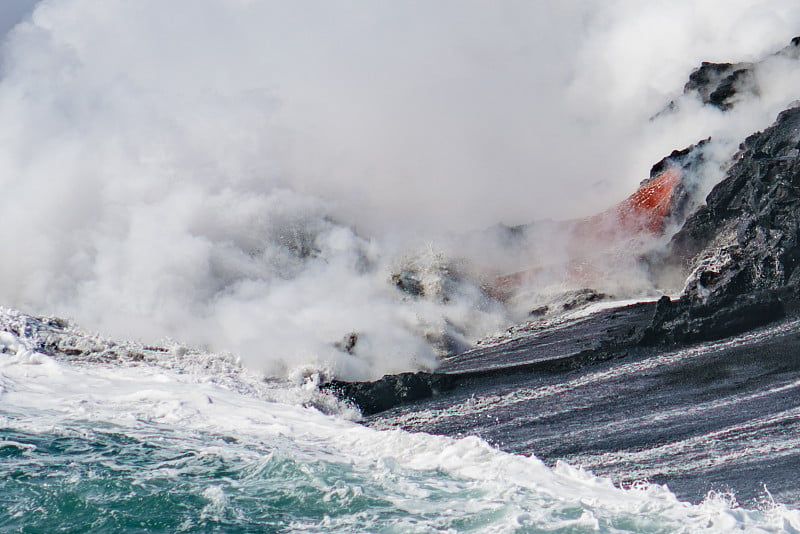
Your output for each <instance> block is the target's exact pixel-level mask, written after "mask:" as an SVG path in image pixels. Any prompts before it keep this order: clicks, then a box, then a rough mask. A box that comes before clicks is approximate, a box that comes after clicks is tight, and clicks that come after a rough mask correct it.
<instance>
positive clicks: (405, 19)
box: [0, 0, 800, 378]
mask: <svg viewBox="0 0 800 534" xmlns="http://www.w3.org/2000/svg"><path fill="white" fill-rule="evenodd" d="M31 5H32V2H25V1H24V0H15V1H14V2H8V0H6V2H4V4H3V7H2V8H0V10H2V11H0V30H2V29H3V28H4V27H10V25H11V24H12V21H13V20H15V18H19V17H24V19H22V20H20V21H19V24H17V25H16V27H14V29H13V30H11V31H10V33H8V34H7V35H6V37H5V39H4V41H3V43H4V44H3V48H2V61H0V66H1V68H2V79H0V117H2V121H0V187H2V196H1V197H0V243H2V244H3V250H4V252H5V254H4V261H3V262H2V263H0V301H2V302H3V303H4V304H6V305H12V306H16V307H20V308H23V309H26V310H28V311H31V312H35V313H48V314H50V313H54V314H61V315H66V316H69V317H72V318H74V319H75V320H77V321H78V322H79V323H80V324H81V325H83V326H85V327H89V328H93V329H96V330H99V331H101V332H104V333H107V334H109V335H115V336H123V337H135V338H140V339H143V340H149V341H157V340H159V339H161V338H163V337H171V338H174V339H177V340H180V341H181V342H186V343H190V344H193V345H203V346H207V347H209V348H210V349H212V350H228V351H232V352H234V353H235V354H238V355H240V356H241V357H242V358H243V359H244V361H245V362H246V363H247V364H248V365H250V366H252V367H254V368H257V369H259V370H263V371H264V372H266V373H269V374H274V375H282V374H286V373H291V372H292V370H293V369H297V368H302V367H303V366H313V367H327V368H329V369H330V370H332V371H333V372H335V373H336V374H337V375H338V376H341V377H345V378H375V377H378V376H380V375H381V374H383V373H386V372H396V371H402V370H408V369H413V368H420V367H431V366H433V365H435V356H434V354H433V351H432V349H431V348H430V345H429V343H428V342H427V341H426V335H427V334H430V333H436V332H438V331H441V330H442V329H443V328H445V327H446V326H448V325H450V326H453V325H455V326H456V328H457V330H459V331H461V332H462V333H463V335H464V336H465V337H467V338H470V337H474V336H476V335H481V334H485V333H489V332H491V331H492V330H494V329H497V328H499V327H500V326H501V325H503V324H504V323H505V321H506V320H507V317H506V316H505V315H504V313H505V312H504V311H503V310H501V309H500V308H499V307H498V306H497V305H496V304H492V303H491V302H487V301H486V300H485V299H483V298H482V297H481V295H480V294H479V292H478V291H477V289H476V288H474V287H472V286H470V285H469V284H464V286H463V287H461V288H460V289H459V290H458V293H457V298H454V299H451V300H448V301H441V302H437V301H431V300H420V299H416V300H415V299H409V298H403V296H402V295H401V294H399V293H398V292H397V291H396V290H395V288H393V287H392V286H391V284H390V283H388V278H389V274H390V271H391V268H392V267H393V266H395V265H396V263H397V262H398V261H399V260H398V258H403V257H404V254H406V253H407V252H408V251H409V250H421V249H425V248H426V247H430V248H431V250H432V252H431V255H430V258H429V260H430V261H429V265H434V266H435V265H436V262H437V261H438V260H437V257H436V251H437V250H439V249H446V248H447V246H448V245H447V244H446V243H447V242H448V238H447V237H445V236H447V235H450V234H453V233H454V232H458V233H463V232H467V231H470V230H477V229H481V228H485V227H488V226H491V225H493V224H496V223H498V222H503V223H506V224H520V223H527V222H530V221H532V220H536V219H543V218H558V219H563V218H569V217H576V216H584V215H588V214H591V213H593V212H596V211H600V210H602V209H604V208H606V207H607V206H609V205H611V204H613V203H614V202H616V201H618V200H620V199H622V198H624V197H625V196H626V195H627V194H629V193H630V192H631V191H632V190H633V189H635V187H636V185H637V184H638V182H639V181H640V180H641V179H642V178H644V177H646V176H647V172H648V170H649V167H650V165H652V163H653V162H655V161H657V160H659V159H660V158H661V157H663V155H665V154H667V153H669V152H670V151H671V150H672V149H674V148H680V147H683V146H686V145H688V144H691V143H693V142H696V141H697V140H699V139H703V138H706V137H708V136H713V137H714V139H715V143H716V144H715V145H714V146H715V148H714V150H715V151H716V152H715V153H717V154H718V155H719V157H720V159H721V160H722V159H724V158H725V157H728V156H730V154H731V153H732V152H733V150H734V149H735V143H737V142H738V141H739V140H740V139H741V137H742V136H743V135H744V134H746V133H749V132H750V131H753V130H755V129H759V128H763V127H765V126H767V125H768V124H769V123H770V122H771V121H772V120H773V119H774V116H775V114H777V112H778V111H780V110H781V109H782V108H783V107H785V106H786V105H787V104H788V103H789V102H791V101H792V100H794V99H795V98H797V93H796V88H797V87H800V84H799V83H798V82H800V79H799V78H800V75H798V69H797V63H791V62H787V61H782V60H780V59H775V60H772V61H771V62H769V63H768V64H767V65H766V66H765V67H764V68H763V69H762V72H761V82H762V85H761V91H760V98H754V99H753V100H752V102H746V103H744V104H743V105H741V106H737V108H736V109H735V110H733V111H732V112H729V113H727V114H723V113H721V112H719V111H718V110H716V109H712V108H709V107H702V106H701V105H700V104H699V103H698V102H696V101H694V100H691V99H689V98H679V94H680V90H681V88H682V86H683V83H684V82H685V80H686V78H687V76H688V74H689V72H691V70H692V69H693V68H695V67H696V66H697V65H698V64H699V63H700V61H703V60H709V61H714V60H717V61H742V60H755V59H759V58H761V57H763V56H764V55H765V54H768V53H770V52H773V51H775V50H777V49H779V48H781V47H783V46H784V45H786V44H787V43H788V41H789V39H791V38H792V37H793V36H794V35H795V34H797V33H800V5H798V4H797V2H796V1H794V0H787V1H781V0H771V1H764V2H754V1H741V0H736V1H730V0H725V1H722V0H721V1H716V2H711V1H709V2H702V3H697V2H694V1H690V0H680V1H676V2H671V3H669V4H663V3H642V2H638V1H633V0H631V1H616V2H606V1H599V0H598V1H596V2H574V3H566V5H565V3H563V2H515V1H507V2H501V3H492V4H491V5H489V4H487V3H484V2H463V1H440V2H434V3H431V2H413V1H412V2H366V1H365V2H354V3H349V4H346V5H345V4H341V3H329V2H316V1H302V0H301V1H298V2H250V1H247V0H202V1H198V0H191V1H190V0H173V1H170V2H161V1H156V0H141V1H137V2H130V1H127V0H42V1H41V2H39V3H38V5H37V6H36V8H35V10H34V11H33V12H32V14H31V15H30V16H27V15H26V13H27V10H28V9H29V8H30V7H31ZM673 99H677V102H678V104H679V105H678V108H677V111H675V112H674V113H670V114H663V115H660V116H658V118H657V119H654V120H649V119H650V118H651V117H653V116H654V115H656V114H657V113H658V112H659V111H661V110H663V108H664V106H665V105H666V103H668V102H669V101H670V100H673ZM710 175H712V176H711V179H713V178H714V171H713V170H712V171H710ZM718 177H719V173H717V174H716V178H718ZM486 250H488V248H487V249H486ZM484 252H485V251H484ZM463 253H464V254H466V255H468V256H471V257H472V258H473V259H474V260H475V261H476V263H480V264H482V265H490V264H491V259H490V258H487V257H486V254H485V253H482V252H481V250H480V247H477V250H470V251H464V252H463ZM349 332H358V333H360V334H361V337H360V339H359V343H358V345H357V346H356V348H355V350H353V351H352V352H353V353H352V354H348V353H346V352H344V351H342V350H339V349H337V348H336V347H334V345H333V344H334V342H336V341H338V340H339V339H341V338H342V336H344V335H345V334H347V333H349Z"/></svg>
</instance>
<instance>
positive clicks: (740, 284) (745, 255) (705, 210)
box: [647, 107, 800, 342]
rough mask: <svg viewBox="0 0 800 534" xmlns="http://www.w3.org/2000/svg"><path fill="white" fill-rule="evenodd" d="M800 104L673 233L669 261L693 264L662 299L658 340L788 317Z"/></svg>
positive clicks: (799, 200)
mask: <svg viewBox="0 0 800 534" xmlns="http://www.w3.org/2000/svg"><path fill="white" fill-rule="evenodd" d="M799 233H800V107H796V108H792V109H789V110H786V111H784V112H783V113H781V114H780V116H779V117H778V120H777V121H776V122H775V124H773V125H772V126H771V127H769V128H768V129H766V130H764V131H763V132H759V133H756V134H753V135H751V136H750V137H748V138H747V139H746V140H745V142H744V143H743V144H742V145H741V151H740V152H739V153H738V154H737V155H736V156H735V163H734V164H733V165H732V167H731V168H730V170H729V171H728V173H727V175H726V178H725V179H724V180H723V181H722V182H721V183H719V184H718V185H717V186H716V187H715V188H714V189H713V190H712V191H711V193H710V194H709V195H708V197H707V198H706V203H705V204H704V205H702V206H701V207H700V208H699V209H698V210H697V211H696V212H694V213H693V214H692V215H691V216H690V217H689V218H688V219H687V221H686V223H685V224H684V225H683V227H682V228H681V230H680V231H679V232H678V233H677V234H676V235H675V236H674V237H673V239H672V241H671V243H670V246H669V248H668V252H667V256H666V259H667V261H666V264H665V265H666V266H667V267H668V266H672V267H676V266H681V265H690V266H691V271H690V274H689V276H688V279H687V283H686V287H685V288H684V291H683V293H682V295H681V298H680V300H678V301H676V302H670V301H669V300H668V299H665V300H663V301H662V302H661V303H660V306H659V311H658V313H657V316H656V318H655V320H654V323H653V328H652V329H651V331H650V332H649V333H648V336H647V340H648V341H652V342H681V341H693V340H701V339H716V338H720V337H724V336H727V335H731V334H735V333H737V332H740V331H742V330H745V329H747V328H750V327H753V326H757V325H759V324H764V323H766V322H769V321H771V320H774V319H777V318H780V317H781V316H783V315H784V314H785V313H786V311H787V310H793V309H794V308H795V307H796V306H797V304H798V301H799V299H800V269H798V266H800V235H798V234H799Z"/></svg>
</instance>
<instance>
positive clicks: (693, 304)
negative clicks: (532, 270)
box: [326, 39, 800, 505]
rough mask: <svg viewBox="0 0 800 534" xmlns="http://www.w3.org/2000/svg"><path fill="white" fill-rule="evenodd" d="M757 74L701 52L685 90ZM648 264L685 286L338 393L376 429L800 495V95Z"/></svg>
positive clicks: (702, 486)
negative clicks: (676, 274) (672, 294)
mask: <svg viewBox="0 0 800 534" xmlns="http://www.w3.org/2000/svg"><path fill="white" fill-rule="evenodd" d="M799 43H800V40H798V39H795V40H794V41H793V42H792V44H791V45H790V46H789V47H787V49H785V50H783V51H781V52H780V53H779V54H783V55H787V56H790V57H794V58H797V57H799V56H800V44H799ZM757 68H758V64H747V65H743V64H740V65H729V64H704V65H703V66H702V67H701V68H700V69H699V70H698V71H696V72H695V73H694V74H693V75H692V78H691V80H690V82H689V84H687V92H689V91H695V92H697V93H698V95H699V96H700V97H701V99H702V100H703V101H704V102H706V103H707V104H708V105H713V106H716V107H718V108H720V109H723V110H724V109H727V108H728V107H729V106H730V105H732V103H733V102H734V101H735V99H733V97H734V96H735V95H736V94H737V91H741V90H742V88H743V87H744V85H742V84H743V83H744V81H746V77H747V76H751V74H752V72H751V71H757ZM743 72H744V73H743ZM748 73H750V74H748ZM756 74H757V73H756ZM752 75H754V74H752ZM754 76H755V75H754ZM748 83H749V82H748ZM753 87H755V86H753ZM748 90H749V89H748ZM689 153H690V152H687V153H686V154H689ZM674 156H680V154H677V155H674ZM684 156H685V154H684ZM647 261H648V264H649V265H650V266H651V268H652V270H653V275H654V277H656V278H657V277H659V276H661V275H662V274H663V273H662V272H659V271H663V272H668V271H674V270H676V269H680V270H682V271H683V272H684V274H685V275H686V276H688V278H687V283H686V287H685V289H684V291H683V292H682V294H681V295H680V298H677V299H674V300H671V299H669V298H667V297H664V298H662V299H661V300H659V301H658V302H651V303H643V304H638V305H634V306H629V307H625V308H619V309H613V310H606V311H603V312H599V313H596V314H593V315H591V316H588V317H584V318H579V319H572V320H567V321H562V322H559V323H555V324H549V325H544V324H543V325H542V326H540V327H539V328H538V329H534V330H532V331H531V332H529V333H528V334H527V335H522V336H520V337H519V338H517V339H512V340H509V341H507V342H505V343H500V344H496V345H492V346H485V347H478V348H476V349H473V350H471V351H468V352H465V353H463V354H460V355H458V356H454V357H451V358H448V359H445V360H444V361H443V362H442V365H441V366H440V368H439V369H438V370H437V372H436V373H416V374H406V375H399V376H391V377H384V378H383V379H382V380H379V381H377V382H372V383H350V384H348V383H341V382H334V383H331V384H329V385H327V386H326V387H327V388H329V389H333V390H334V391H336V392H338V394H339V395H341V396H343V397H346V398H349V399H351V400H352V401H354V402H355V403H356V404H357V405H359V406H360V407H361V408H362V410H363V412H364V414H365V415H366V418H365V421H364V422H365V424H367V425H370V426H374V427H377V428H389V427H400V428H404V429H407V430H412V431H425V432H432V433H436V434H444V435H450V436H463V435H478V436H481V437H483V438H485V439H486V440H488V441H489V442H491V443H493V444H495V445H496V446H498V447H499V448H501V449H503V450H507V451H510V452H514V453H522V454H535V455H536V456H537V457H539V458H542V459H543V460H545V461H548V462H555V461H556V460H559V459H566V460H567V461H569V462H571V463H572V464H575V465H584V466H586V467H588V468H589V469H590V470H592V471H593V472H594V473H596V474H599V475H607V476H610V477H612V478H613V479H614V480H615V481H617V482H619V483H626V482H633V481H636V480H649V481H651V482H664V483H667V484H668V485H669V487H670V488H671V489H672V490H673V491H675V492H676V493H677V494H678V496H679V497H681V498H685V499H688V500H691V501H695V502H696V501H699V500H701V499H702V498H703V497H704V496H705V495H706V494H707V492H708V491H709V490H717V491H728V490H731V491H734V492H735V493H736V495H737V498H738V499H739V500H740V502H747V501H752V500H757V499H759V498H761V497H763V496H764V495H766V491H768V492H769V493H770V494H771V495H772V496H773V497H774V498H775V499H776V500H778V501H780V502H784V503H787V504H793V505H798V504H800V483H798V481H797V476H796V474H797V472H798V468H800V319H798V318H800V107H795V108H791V109H787V110H786V111H784V112H783V113H781V114H780V116H779V117H778V119H777V121H776V122H775V123H774V124H773V125H772V126H771V127H769V128H767V129H766V130H764V131H763V132H758V133H755V134H753V135H751V136H750V137H748V138H747V139H746V140H745V141H744V142H743V143H742V145H741V147H740V152H739V153H738V154H737V155H736V156H735V157H734V159H733V161H732V162H731V164H730V167H729V169H728V171H727V174H726V177H725V179H724V180H723V181H722V182H721V183H719V184H718V185H717V186H716V187H715V188H714V189H713V190H712V191H711V193H710V194H709V195H708V197H707V198H706V202H705V204H703V205H702V206H700V207H699V208H698V209H697V210H696V211H695V212H694V213H693V214H692V215H690V216H689V217H688V218H687V219H686V222H685V223H684V224H683V226H682V228H681V229H680V230H679V231H678V232H677V233H676V234H675V236H674V237H673V238H672V240H671V242H670V243H669V246H668V247H667V249H666V252H665V253H663V254H662V255H659V256H653V257H650V258H648V260H647ZM765 488H766V490H765Z"/></svg>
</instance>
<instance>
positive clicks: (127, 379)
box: [0, 335, 800, 532]
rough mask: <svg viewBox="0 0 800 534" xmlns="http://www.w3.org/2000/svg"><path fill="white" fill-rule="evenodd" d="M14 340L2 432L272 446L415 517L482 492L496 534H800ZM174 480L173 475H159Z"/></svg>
mask: <svg viewBox="0 0 800 534" xmlns="http://www.w3.org/2000/svg"><path fill="white" fill-rule="evenodd" d="M12 338H13V336H11V335H6V336H4V338H3V344H4V346H5V347H12V348H16V352H13V353H7V354H4V355H3V356H2V357H0V377H2V381H3V384H4V390H3V393H2V394H0V403H2V404H0V405H1V406H2V426H3V427H4V428H7V429H17V430H23V429H24V430H27V431H33V432H37V431H38V432H47V431H50V432H52V431H53V429H58V428H69V427H71V426H74V425H75V424H77V422H79V421H83V422H87V421H88V422H92V424H95V425H97V424H113V425H114V426H115V427H116V428H118V429H120V431H122V432H125V433H128V434H129V435H131V436H136V435H138V434H140V433H145V434H147V435H151V436H152V435H153V433H154V432H158V428H160V427H164V428H169V429H170V432H171V433H172V435H174V434H175V433H178V434H177V435H178V436H180V435H185V436H186V438H185V439H187V440H191V448H192V450H197V447H198V446H199V447H202V445H201V444H200V443H202V442H197V441H196V440H194V438H192V437H191V436H193V435H195V434H196V433H198V432H200V433H213V434H214V435H225V436H232V437H234V438H235V440H236V441H235V442H233V441H231V443H230V445H229V446H223V445H220V444H219V443H218V442H215V443H214V445H213V446H211V445H209V446H208V447H210V449H209V451H208V452H209V453H213V454H217V455H219V454H221V455H223V456H224V455H232V456H231V458H235V457H241V455H243V454H244V455H253V456H254V457H255V456H256V455H258V454H263V452H260V451H262V449H263V447H264V444H270V447H271V449H272V450H276V447H278V450H281V449H280V448H286V449H285V450H286V451H291V454H293V455H297V456H298V457H305V458H307V461H309V462H320V461H324V462H330V463H333V464H342V465H349V466H351V468H352V469H355V470H357V471H360V470H362V469H363V470H366V472H370V473H371V475H370V476H371V477H374V478H375V480H379V479H381V477H385V478H386V479H387V480H386V481H385V483H386V484H390V485H391V487H392V492H391V495H394V496H393V497H391V498H392V499H395V501H396V503H395V504H396V506H397V507H398V509H401V510H407V512H408V513H409V514H415V513H422V514H424V513H425V510H426V509H428V510H429V511H430V510H433V509H435V508H426V507H427V506H430V507H435V506H436V505H435V504H433V503H430V504H427V505H426V504H424V503H426V499H427V498H429V497H430V496H431V495H432V494H431V492H438V491H450V492H455V491H461V489H464V488H470V487H472V488H473V490H471V491H477V492H478V493H476V494H475V495H476V497H473V500H471V501H470V502H465V503H461V504H463V505H464V506H467V507H468V508H470V507H471V509H472V511H473V512H477V511H486V510H491V509H496V508H498V506H501V508H502V513H501V514H500V515H499V516H497V517H496V518H495V519H494V520H493V522H492V523H491V524H490V525H488V526H487V528H488V530H487V531H496V532H504V531H507V530H509V529H515V528H523V527H526V526H528V527H532V526H535V525H548V528H553V529H556V531H557V529H559V528H567V527H569V526H570V525H572V526H573V527H575V528H578V527H580V528H581V529H589V530H591V529H593V528H601V529H602V528H609V526H610V525H615V524H616V525H617V526H616V527H615V528H617V529H618V530H619V531H628V530H629V529H646V528H650V527H651V526H654V525H655V526H658V525H660V526H659V527H658V528H669V525H672V526H673V527H672V528H682V529H685V531H687V532H731V531H742V532H784V531H791V529H793V528H794V529H796V528H800V515H798V514H797V513H796V512H793V511H790V510H786V509H784V508H782V507H774V508H773V509H771V510H765V511H760V512H759V511H746V510H743V509H739V508H736V507H731V506H730V503H725V502H723V501H721V500H720V499H709V500H707V501H706V502H704V503H703V504H701V505H689V504H686V503H682V502H680V501H678V500H677V499H676V498H675V497H674V495H672V494H671V493H670V492H669V491H668V490H667V489H666V488H664V487H661V486H657V485H644V484H641V485H636V486H635V487H632V488H629V489H620V488H617V487H614V486H613V484H612V483H611V482H610V481H609V480H607V479H602V478H597V477H594V476H592V475H591V474H590V473H588V472H586V471H583V470H579V469H575V468H573V467H571V466H569V465H567V464H564V463H560V464H558V465H557V466H556V467H555V468H553V469H550V468H548V467H547V466H545V465H544V464H543V463H542V462H540V461H539V460H537V459H536V458H534V457H523V456H517V455H512V454H506V453H503V452H500V451H498V450H496V449H494V448H492V447H490V446H489V445H487V444H486V443H485V442H483V441H482V440H480V439H478V438H475V437H470V438H464V439H452V438H446V437H436V436H430V435H425V434H410V433H406V432H403V431H400V430H392V431H376V430H373V429H370V428H367V427H363V426H360V425H358V424H355V423H352V422H349V421H347V420H344V419H342V418H341V417H333V416H329V415H324V414H322V413H320V412H319V411H317V410H315V409H311V408H304V407H302V406H298V405H290V404H285V403H279V402H273V401H270V400H268V399H266V398H263V397H262V398H259V396H258V395H256V396H253V395H243V394H241V393H239V392H237V391H233V390H231V389H229V388H227V387H223V386H220V385H219V384H216V383H215V382H214V380H209V379H208V377H205V378H204V377H202V376H199V375H197V374H193V373H181V372H177V371H176V370H168V369H164V368H159V367H156V366H147V365H145V366H138V367H125V366H119V365H115V366H109V365H105V364H82V365H77V366H76V365H74V364H70V363H68V362H66V361H56V360H54V359H53V358H52V357H49V356H47V355H44V354H38V355H37V358H31V357H29V354H28V353H29V351H27V349H24V345H25V343H24V340H22V339H12ZM8 352H12V351H8ZM143 435H144V434H143ZM171 439H175V438H174V437H173V438H171ZM188 443H189V442H187V444H188ZM187 446H188V445H187ZM226 447H227V450H226ZM211 449H213V451H212V450H211ZM247 451H250V452H249V453H248V452H247ZM168 475H169V474H168V473H166V472H163V473H161V474H160V475H159V476H168ZM442 477H444V478H442ZM423 480H427V482H422V481H423ZM448 487H449V488H450V489H449V490H447V488H448ZM352 491H359V490H358V488H357V487H349V488H348V487H347V486H339V487H331V488H330V492H331V494H330V498H331V499H334V500H335V499H346V498H348V495H349V494H350V492H352ZM372 491H377V489H375V490H372ZM343 492H344V493H343ZM477 495H480V497H477ZM203 496H204V497H205V498H207V500H208V501H209V502H208V505H207V506H206V508H204V510H203V513H204V514H208V515H209V516H214V517H216V516H215V514H216V515H220V514H224V511H225V507H226V505H227V501H226V496H225V493H224V492H222V491H221V490H220V489H219V488H216V489H215V487H213V486H212V487H208V488H206V490H205V492H204V493H203ZM500 503H502V505H500ZM571 507H577V508H578V509H580V510H582V512H581V513H580V514H579V515H577V516H575V514H571V515H572V518H571V519H568V518H566V517H564V516H563V515H561V516H560V515H559V514H560V513H561V512H559V511H563V510H566V509H570V508H571ZM463 511H464V512H467V513H469V512H470V511H469V510H467V509H465V510H463ZM443 513H445V514H446V513H448V512H443ZM459 513H460V512H459ZM623 524H625V525H628V526H627V527H623V526H622V525H623ZM637 525H638V526H637ZM423 531H425V530H424V529H423Z"/></svg>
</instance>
